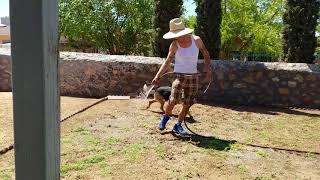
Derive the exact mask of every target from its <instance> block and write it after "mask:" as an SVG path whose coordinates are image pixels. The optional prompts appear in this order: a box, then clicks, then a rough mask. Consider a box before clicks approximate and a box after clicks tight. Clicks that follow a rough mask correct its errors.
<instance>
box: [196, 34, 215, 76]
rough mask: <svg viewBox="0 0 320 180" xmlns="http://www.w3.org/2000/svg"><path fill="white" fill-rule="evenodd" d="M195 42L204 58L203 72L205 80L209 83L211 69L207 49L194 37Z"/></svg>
mask: <svg viewBox="0 0 320 180" xmlns="http://www.w3.org/2000/svg"><path fill="white" fill-rule="evenodd" d="M195 41H196V44H197V47H198V48H199V50H200V51H201V53H202V55H203V58H204V72H205V73H206V79H207V80H208V81H210V80H212V69H211V62H210V55H209V51H208V50H207V48H206V47H205V45H204V44H203V42H202V40H201V38H200V37H198V36H195Z"/></svg>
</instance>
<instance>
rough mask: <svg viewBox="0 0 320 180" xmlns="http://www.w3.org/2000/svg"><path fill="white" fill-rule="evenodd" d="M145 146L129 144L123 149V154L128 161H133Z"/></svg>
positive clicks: (139, 155) (138, 156)
mask: <svg viewBox="0 0 320 180" xmlns="http://www.w3.org/2000/svg"><path fill="white" fill-rule="evenodd" d="M144 148H145V146H144V145H143V144H139V143H137V144H131V145H129V146H127V147H126V148H125V149H124V151H123V152H124V153H125V156H126V157H127V159H128V160H130V161H135V160H137V159H139V158H140V157H141V154H142V152H143V150H144Z"/></svg>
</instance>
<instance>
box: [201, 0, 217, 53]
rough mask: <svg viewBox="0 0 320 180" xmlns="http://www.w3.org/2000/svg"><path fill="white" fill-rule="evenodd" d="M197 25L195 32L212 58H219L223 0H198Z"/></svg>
mask: <svg viewBox="0 0 320 180" xmlns="http://www.w3.org/2000/svg"><path fill="white" fill-rule="evenodd" d="M196 2H197V8H196V13H197V25H196V31H195V33H196V34H197V35H199V36H200V37H201V38H202V40H203V42H204V44H205V46H206V47H207V49H208V51H209V53H210V56H211V58H213V59H218V58H219V52H220V36H221V35H220V24H221V20H222V12H221V0H196Z"/></svg>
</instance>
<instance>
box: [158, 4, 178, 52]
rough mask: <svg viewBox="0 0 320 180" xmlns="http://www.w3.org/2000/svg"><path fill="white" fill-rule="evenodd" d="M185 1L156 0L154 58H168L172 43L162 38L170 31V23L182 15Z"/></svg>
mask: <svg viewBox="0 0 320 180" xmlns="http://www.w3.org/2000/svg"><path fill="white" fill-rule="evenodd" d="M182 6H183V0H155V17H154V29H155V38H154V46H153V47H154V48H153V52H154V56H158V57H166V56H167V55H168V50H169V46H170V41H169V40H165V39H163V38H162V36H163V35H164V34H165V33H167V32H168V31H169V21H170V20H171V19H173V18H178V17H180V16H181V15H182Z"/></svg>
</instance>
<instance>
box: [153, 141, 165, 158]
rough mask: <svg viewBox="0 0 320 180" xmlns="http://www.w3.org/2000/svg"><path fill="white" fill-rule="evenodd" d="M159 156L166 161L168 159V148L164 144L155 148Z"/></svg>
mask: <svg viewBox="0 0 320 180" xmlns="http://www.w3.org/2000/svg"><path fill="white" fill-rule="evenodd" d="M155 150H156V153H157V155H158V156H159V157H160V158H161V159H164V158H165V157H166V147H165V146H164V145H163V144H159V145H157V146H156V148H155Z"/></svg>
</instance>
